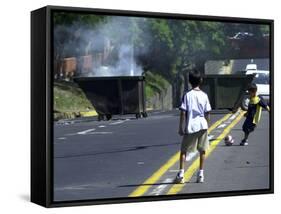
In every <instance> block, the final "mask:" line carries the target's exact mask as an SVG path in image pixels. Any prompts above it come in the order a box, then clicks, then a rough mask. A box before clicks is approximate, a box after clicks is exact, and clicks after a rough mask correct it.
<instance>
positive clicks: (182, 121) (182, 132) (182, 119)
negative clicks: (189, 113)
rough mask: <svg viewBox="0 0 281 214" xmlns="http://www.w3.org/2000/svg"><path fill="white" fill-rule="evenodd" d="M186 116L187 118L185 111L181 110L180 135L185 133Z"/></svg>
mask: <svg viewBox="0 0 281 214" xmlns="http://www.w3.org/2000/svg"><path fill="white" fill-rule="evenodd" d="M184 118H185V111H180V122H179V131H178V133H179V135H180V136H182V135H183V134H184V131H183V124H184Z"/></svg>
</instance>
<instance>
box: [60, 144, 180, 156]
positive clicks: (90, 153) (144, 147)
mask: <svg viewBox="0 0 281 214" xmlns="http://www.w3.org/2000/svg"><path fill="white" fill-rule="evenodd" d="M179 144H180V143H179V142H176V143H168V144H158V145H148V146H147V145H143V146H136V147H129V148H124V149H116V150H112V151H101V152H94V151H92V152H89V153H86V154H73V155H64V156H56V157H54V158H55V159H56V158H58V159H59V158H75V157H87V156H95V155H104V154H113V153H120V152H130V151H137V150H142V149H148V148H153V147H164V146H174V145H179Z"/></svg>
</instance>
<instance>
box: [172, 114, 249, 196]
mask: <svg viewBox="0 0 281 214" xmlns="http://www.w3.org/2000/svg"><path fill="white" fill-rule="evenodd" d="M243 115H244V112H243V111H241V112H240V114H239V115H238V117H236V118H235V120H233V122H232V123H231V124H230V125H229V126H228V127H227V128H225V129H224V130H223V132H222V133H221V134H220V135H219V136H218V137H217V138H216V140H214V141H213V142H212V144H211V146H210V149H209V150H208V151H207V152H206V158H207V157H208V156H209V155H210V154H211V153H212V152H213V151H214V149H215V148H216V147H217V145H218V144H219V142H220V141H221V140H222V139H224V138H225V136H226V135H227V134H228V133H229V132H230V130H231V129H232V128H233V127H234V126H235V125H236V124H237V123H238V122H239V121H240V120H241V118H242V117H243ZM199 162H200V159H199V157H198V158H197V159H196V160H195V161H194V162H193V163H192V164H191V165H190V167H189V168H188V170H187V171H186V172H185V173H184V178H185V181H186V182H188V181H189V180H190V179H191V178H192V176H193V174H194V173H195V172H196V171H197V169H198V168H199ZM183 187H184V184H174V185H173V186H172V187H171V188H170V190H169V191H168V193H167V194H168V195H174V194H177V193H178V192H180V191H181V190H182V188H183Z"/></svg>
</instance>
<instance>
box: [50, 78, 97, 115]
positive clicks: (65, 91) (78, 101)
mask: <svg viewBox="0 0 281 214" xmlns="http://www.w3.org/2000/svg"><path fill="white" fill-rule="evenodd" d="M93 109H94V108H93V106H92V104H91V103H90V101H89V100H88V99H87V98H86V96H85V94H84V93H83V92H82V90H81V89H80V88H79V87H78V86H77V85H76V84H73V83H70V82H54V110H55V111H58V112H79V111H87V110H93Z"/></svg>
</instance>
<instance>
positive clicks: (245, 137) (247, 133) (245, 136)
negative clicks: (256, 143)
mask: <svg viewBox="0 0 281 214" xmlns="http://www.w3.org/2000/svg"><path fill="white" fill-rule="evenodd" d="M249 134H250V133H249V132H244V139H243V141H247V140H248V137H249Z"/></svg>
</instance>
